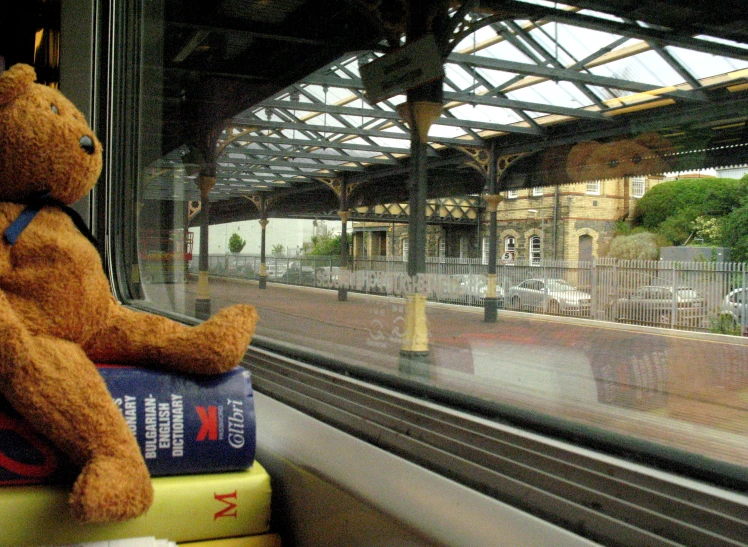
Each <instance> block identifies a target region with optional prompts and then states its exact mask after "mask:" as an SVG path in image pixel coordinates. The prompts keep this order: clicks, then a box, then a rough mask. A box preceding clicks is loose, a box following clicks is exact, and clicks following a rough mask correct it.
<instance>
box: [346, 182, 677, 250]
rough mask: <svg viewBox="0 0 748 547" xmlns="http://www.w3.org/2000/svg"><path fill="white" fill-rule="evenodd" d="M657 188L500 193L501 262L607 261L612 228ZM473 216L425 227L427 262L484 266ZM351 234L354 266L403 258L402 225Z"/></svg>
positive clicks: (484, 235) (481, 225)
mask: <svg viewBox="0 0 748 547" xmlns="http://www.w3.org/2000/svg"><path fill="white" fill-rule="evenodd" d="M663 180H664V177H625V178H621V179H609V180H600V181H594V182H586V183H577V184H568V185H564V186H560V187H547V188H532V189H528V190H515V191H509V192H503V194H502V198H503V199H502V201H501V202H500V203H499V206H498V209H497V221H496V222H497V236H498V240H497V241H498V253H499V256H501V255H502V254H503V253H505V252H511V253H512V254H513V256H514V257H515V258H516V259H518V260H530V261H533V262H534V261H539V260H541V259H543V260H573V261H576V260H591V259H592V258H593V257H602V256H605V255H606V254H607V251H608V246H609V245H610V241H611V239H612V238H613V236H614V235H615V229H616V223H617V222H618V221H625V220H627V219H629V217H630V216H631V214H632V213H633V211H634V207H635V206H636V202H637V200H638V199H639V198H640V197H642V196H643V195H644V193H645V192H646V191H647V190H649V189H650V188H652V187H653V186H654V185H656V184H658V183H660V182H662V181H663ZM475 203H476V204H478V203H480V200H479V199H476V200H475ZM474 209H478V208H477V207H476V208H474ZM472 213H473V215H474V218H475V219H476V220H475V222H474V223H471V224H448V223H442V224H439V223H438V222H435V221H434V219H431V220H430V222H431V223H430V224H429V225H428V227H427V232H426V233H427V235H426V239H427V243H426V247H427V256H428V257H430V258H434V257H443V258H461V259H476V258H481V259H483V261H484V262H485V261H487V258H488V232H489V225H488V221H489V215H488V213H486V212H485V210H480V209H478V210H474V211H473V212H472ZM478 217H480V219H481V220H480V222H478V220H477V219H478ZM353 234H354V237H353V241H354V243H353V250H352V252H353V256H354V258H376V257H392V258H396V257H397V258H402V259H405V258H406V257H407V252H408V248H407V247H408V227H407V224H404V223H402V222H401V223H389V224H383V223H373V222H367V223H363V222H360V223H359V222H357V223H354V225H353Z"/></svg>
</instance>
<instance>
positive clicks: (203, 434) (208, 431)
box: [195, 406, 218, 441]
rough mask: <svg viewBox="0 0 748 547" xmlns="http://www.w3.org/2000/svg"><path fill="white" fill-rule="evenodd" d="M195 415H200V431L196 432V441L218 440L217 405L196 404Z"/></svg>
mask: <svg viewBox="0 0 748 547" xmlns="http://www.w3.org/2000/svg"><path fill="white" fill-rule="evenodd" d="M195 410H196V411H197V415H198V416H200V424H201V425H200V431H198V432H197V440H198V441H204V440H206V439H207V440H209V441H216V440H218V407H215V406H196V407H195Z"/></svg>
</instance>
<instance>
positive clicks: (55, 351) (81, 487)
mask: <svg viewBox="0 0 748 547" xmlns="http://www.w3.org/2000/svg"><path fill="white" fill-rule="evenodd" d="M0 391H2V394H3V395H4V396H5V398H6V399H7V400H8V401H9V402H10V403H11V404H12V405H13V407H14V408H15V409H16V410H17V411H18V412H19V413H21V415H23V416H24V417H25V418H26V419H27V420H28V422H29V423H30V424H31V425H32V426H34V427H35V428H36V429H37V430H38V431H41V432H43V433H44V435H45V436H47V437H48V438H49V439H50V440H51V441H52V442H53V443H54V444H55V445H56V446H58V447H59V448H60V449H61V450H62V451H63V452H65V453H66V454H68V456H70V458H71V460H72V461H73V462H74V463H77V464H79V465H81V466H82V468H83V469H82V471H81V474H80V475H79V477H78V479H77V481H76V483H75V485H74V487H73V492H72V495H71V498H70V503H71V508H72V511H73V514H74V515H75V516H76V517H77V518H79V519H81V520H83V521H87V522H104V521H116V520H124V519H127V518H132V517H134V516H137V515H139V514H141V513H143V512H144V511H145V510H146V509H147V508H148V507H149V506H150V504H151V501H152V498H153V490H152V487H151V484H150V477H149V475H148V470H147V468H146V466H145V462H144V461H143V458H142V456H141V454H140V449H139V448H138V445H137V442H136V441H135V438H134V437H133V435H132V433H131V432H130V430H129V428H128V427H127V424H126V423H125V421H124V418H123V417H122V414H121V413H120V411H119V409H118V408H117V407H116V405H115V404H114V402H113V400H112V397H111V395H109V391H108V390H107V388H106V384H105V383H104V380H103V379H102V378H101V376H100V375H99V373H98V371H97V370H96V367H95V366H94V364H93V363H92V362H91V360H90V359H88V357H86V355H85V353H84V352H83V350H82V349H81V348H80V346H78V345H77V344H74V343H72V342H69V341H67V340H62V339H59V338H54V337H51V336H46V335H33V334H32V333H30V332H29V331H28V329H26V328H25V326H24V325H23V323H22V322H21V320H20V319H19V318H18V317H17V315H16V314H15V312H14V310H13V308H12V307H11V306H10V302H9V301H8V299H7V298H6V296H5V294H4V293H2V291H0Z"/></svg>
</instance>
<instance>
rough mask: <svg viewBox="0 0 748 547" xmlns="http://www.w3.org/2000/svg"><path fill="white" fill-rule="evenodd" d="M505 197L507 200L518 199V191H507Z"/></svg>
mask: <svg viewBox="0 0 748 547" xmlns="http://www.w3.org/2000/svg"><path fill="white" fill-rule="evenodd" d="M506 197H507V199H517V198H518V197H519V190H507V191H506Z"/></svg>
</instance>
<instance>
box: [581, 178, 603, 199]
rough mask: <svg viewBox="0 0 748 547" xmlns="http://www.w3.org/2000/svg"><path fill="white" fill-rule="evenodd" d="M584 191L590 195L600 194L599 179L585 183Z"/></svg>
mask: <svg viewBox="0 0 748 547" xmlns="http://www.w3.org/2000/svg"><path fill="white" fill-rule="evenodd" d="M585 193H587V194H590V195H592V196H598V195H600V181H599V180H593V181H590V182H588V183H587V189H586V190H585Z"/></svg>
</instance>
